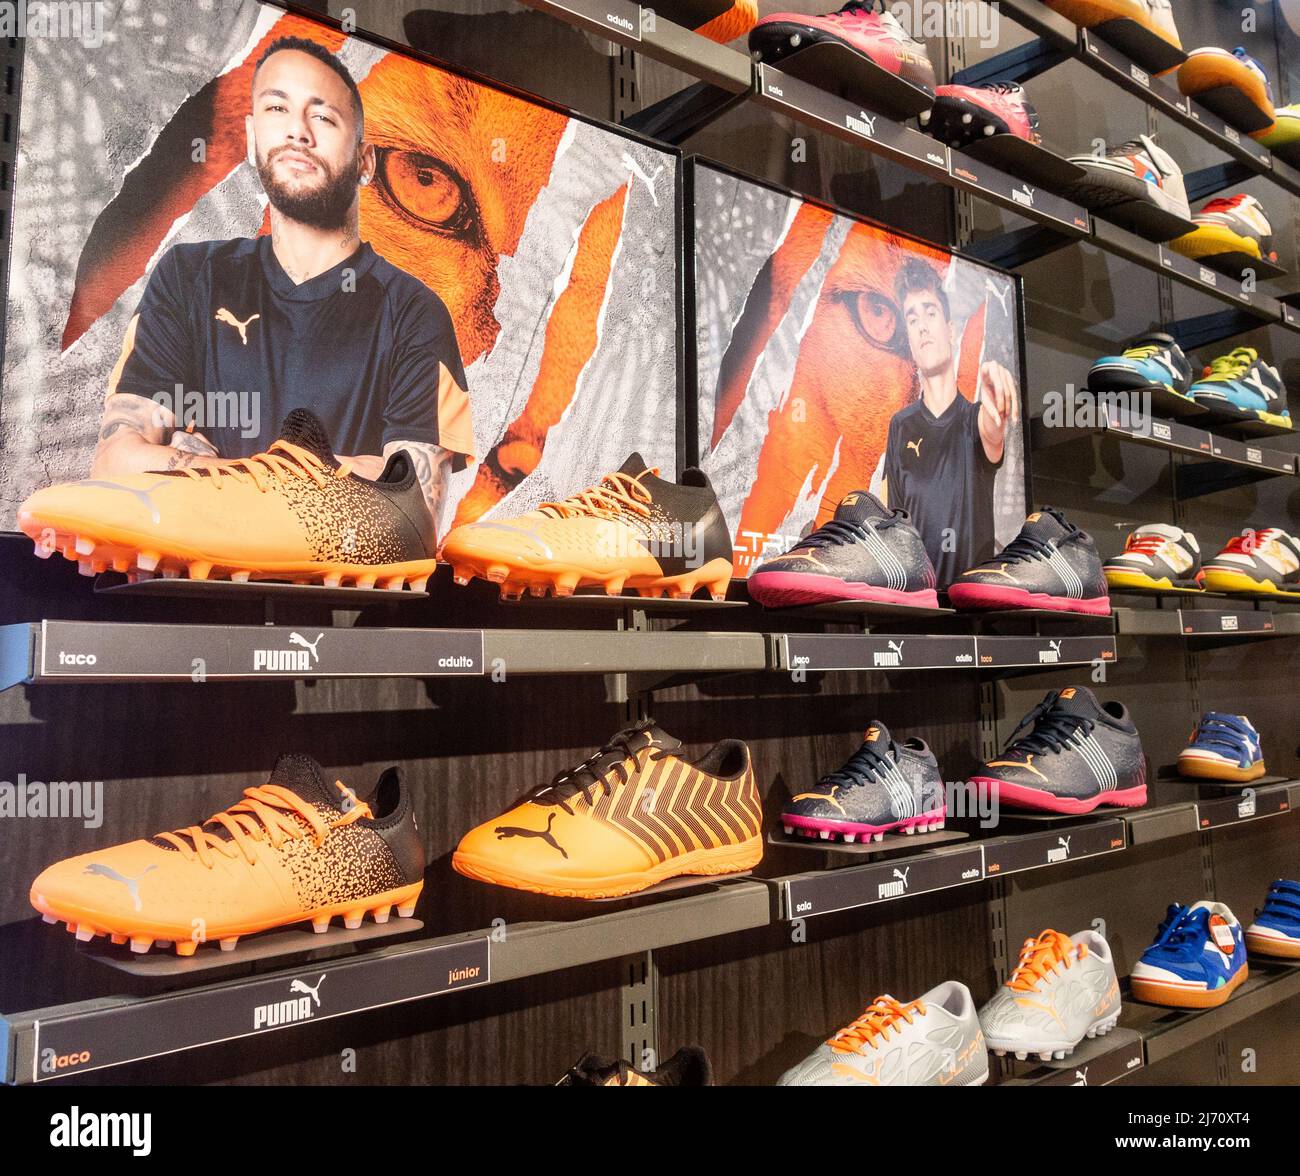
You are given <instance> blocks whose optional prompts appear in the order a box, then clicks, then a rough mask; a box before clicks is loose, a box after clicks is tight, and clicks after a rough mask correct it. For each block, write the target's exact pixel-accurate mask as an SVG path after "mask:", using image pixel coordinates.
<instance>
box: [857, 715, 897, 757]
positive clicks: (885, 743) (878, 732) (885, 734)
mask: <svg viewBox="0 0 1300 1176" xmlns="http://www.w3.org/2000/svg"><path fill="white" fill-rule="evenodd" d="M862 739H863V742H865V743H866V745H867V746H868V747H870V748H871V750H872V751H874V752H876V753H878V754H879V755H885V754H886V753H887V752H888V750H889V745H890V744H891V743H892V742H893V737H892V736H891V735H890V734H889V728H888V727H886V726H885V724H884V723H882V722H881V721H880V720H879V719H872V720H871V726H869V727H868V728H867V730H866V734H865V735H863V737H862Z"/></svg>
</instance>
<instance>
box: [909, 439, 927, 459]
mask: <svg viewBox="0 0 1300 1176" xmlns="http://www.w3.org/2000/svg"><path fill="white" fill-rule="evenodd" d="M924 440H925V438H924V437H918V438H917V439H916V440H915V441H909V442H908V443H907V447H908V449H911V450H913V451H914V452H915V453H916V456H917V457H918V458H919V457H920V456H921V442H922V441H924Z"/></svg>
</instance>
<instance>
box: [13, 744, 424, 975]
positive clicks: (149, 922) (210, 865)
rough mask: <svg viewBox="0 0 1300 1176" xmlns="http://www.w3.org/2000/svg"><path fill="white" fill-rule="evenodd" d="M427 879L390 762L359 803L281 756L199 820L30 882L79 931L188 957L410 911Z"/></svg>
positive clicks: (300, 760)
mask: <svg viewBox="0 0 1300 1176" xmlns="http://www.w3.org/2000/svg"><path fill="white" fill-rule="evenodd" d="M423 885H424V849H423V846H422V845H421V841H420V834H419V831H418V830H417V829H416V826H415V819H414V815H413V812H412V808H411V798H410V794H409V793H408V792H407V790H406V787H405V785H404V784H403V783H402V778H401V774H400V772H399V771H398V769H397V768H389V769H388V771H386V772H385V773H384V774H383V775H382V776H380V778H379V782H378V784H377V785H376V786H375V789H374V791H373V792H372V793H371V795H370V796H369V797H367V798H366V799H365V800H359V799H358V798H357V797H356V795H355V794H354V793H353V792H352V790H351V789H350V788H348V787H347V785H345V784H343V783H341V782H339V783H335V784H326V783H325V780H324V778H323V777H322V776H321V773H320V768H319V767H318V766H317V764H316V763H315V761H314V760H312V759H309V758H308V757H307V756H299V755H285V756H281V757H280V760H279V762H278V763H277V764H276V765H275V771H274V772H272V773H271V779H270V781H269V782H268V783H266V784H264V785H260V786H259V787H256V788H247V789H245V790H244V798H243V800H241V801H239V802H238V803H237V804H234V805H232V806H231V807H230V808H228V809H226V810H225V811H224V812H220V813H217V814H216V815H215V816H213V817H209V818H208V820H206V821H205V822H204V823H203V824H202V825H192V826H190V827H189V828H188V829H178V830H176V831H175V832H171V833H159V834H158V835H157V836H156V837H150V838H149V839H148V840H144V841H128V842H126V843H125V844H123V845H114V846H111V847H109V848H107V849H102V850H99V851H98V852H95V853H83V854H81V855H80V856H78V857H74V858H68V859H67V860H66V861H61V862H56V863H55V864H54V865H52V866H50V868H49V869H47V870H45V871H44V873H42V874H41V876H40V877H39V878H37V879H36V881H35V882H33V883H32V889H31V902H32V905H33V906H34V907H35V908H36V909H37V910H38V911H40V913H41V915H42V917H43V918H44V919H45V921H46V922H47V923H64V924H66V925H67V928H68V930H69V931H75V932H76V935H77V938H78V939H80V940H83V941H85V940H90V939H94V938H96V937H98V936H101V935H109V936H111V937H112V940H113V942H114V943H118V944H121V943H126V942H128V941H129V942H130V944H131V950H132V951H135V952H145V951H148V950H149V948H150V947H152V946H154V945H155V944H156V945H158V946H160V947H166V946H168V945H170V944H173V943H174V944H175V945H176V954H177V955H183V956H187V955H193V954H194V951H195V949H196V948H197V947H198V945H199V944H200V943H202V942H207V941H211V940H217V941H219V942H220V944H221V949H222V951H230V950H233V948H234V947H235V944H236V943H237V942H238V941H239V938H240V936H243V935H252V934H254V933H255V932H258V931H266V930H269V929H270V928H272V927H281V926H284V925H285V924H288V923H297V922H300V921H305V920H308V919H309V920H311V924H312V930H313V931H319V932H324V931H326V930H328V928H329V925H330V920H331V919H332V918H333V917H334V916H335V915H342V916H343V922H344V925H345V926H346V927H348V928H356V927H359V926H360V925H361V921H362V919H363V918H364V917H365V915H366V914H370V915H372V916H373V917H374V920H375V922H376V923H386V922H387V921H388V917H389V915H390V913H391V912H392V911H393V909H394V908H395V909H396V910H397V913H398V914H399V915H401V916H403V917H407V916H410V915H411V914H413V913H414V911H415V901H416V899H417V898H419V896H420V889H421V887H422V886H423Z"/></svg>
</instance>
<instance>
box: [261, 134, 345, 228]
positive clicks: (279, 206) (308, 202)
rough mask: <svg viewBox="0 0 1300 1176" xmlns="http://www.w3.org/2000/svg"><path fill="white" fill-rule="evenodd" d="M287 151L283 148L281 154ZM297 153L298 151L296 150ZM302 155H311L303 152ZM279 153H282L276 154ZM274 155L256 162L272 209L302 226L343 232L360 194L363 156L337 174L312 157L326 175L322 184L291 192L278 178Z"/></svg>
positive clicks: (318, 159)
mask: <svg viewBox="0 0 1300 1176" xmlns="http://www.w3.org/2000/svg"><path fill="white" fill-rule="evenodd" d="M283 150H286V148H280V151H283ZM294 150H299V149H298V148H294ZM300 153H301V154H303V155H307V154H308V153H307V152H305V151H302V152H300ZM275 154H276V155H278V154H279V151H277V152H276V153H275ZM274 158H275V156H274V155H272V156H271V157H269V158H267V159H261V158H259V159H258V161H257V176H258V179H260V180H261V181H262V189H263V191H265V192H266V196H267V199H268V200H270V202H271V207H272V208H274V209H275V210H276V212H278V213H280V215H281V216H285V217H288V218H289V220H291V221H297V222H298V223H299V224H304V225H310V226H311V227H312V228H314V229H342V228H345V227H346V225H347V223H348V212H349V211H350V210H351V208H352V201H353V199H354V198H355V197H356V194H357V181H358V180H359V179H360V178H361V157H360V153H358V154H357V155H356V156H354V157H353V158H352V159H351V160H350V161H349V162H348V163H347V164H346V166H345V167H344V168H343V170H342V171H340V172H339V173H338V174H337V175H335V174H333V173H332V172H331V171H330V169H329V165H328V164H326V163H325V161H324V160H322V159H320V158H319V157H317V156H315V155H310V156H309V158H311V159H312V160H313V162H315V164H316V166H317V167H319V168H320V169H321V171H323V172H324V173H325V178H324V180H323V182H322V183H320V184H319V185H318V186H317V187H315V188H313V189H303V190H297V189H291V188H289V187H288V186H287V185H285V184H283V183H281V182H280V181H279V180H277V179H276V176H275V171H274V169H273V167H272V164H273V162H274Z"/></svg>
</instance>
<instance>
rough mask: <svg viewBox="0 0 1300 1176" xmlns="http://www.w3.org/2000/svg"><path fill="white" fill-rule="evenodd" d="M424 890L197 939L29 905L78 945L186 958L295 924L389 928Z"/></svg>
mask: <svg viewBox="0 0 1300 1176" xmlns="http://www.w3.org/2000/svg"><path fill="white" fill-rule="evenodd" d="M423 888H424V883H423V882H418V883H416V884H415V885H413V886H403V887H401V888H400V889H397V890H390V891H386V892H384V893H383V894H374V895H370V896H369V897H367V898H362V899H356V900H353V901H351V902H340V903H333V904H331V905H329V906H324V907H320V908H318V909H317V910H314V911H307V912H304V913H301V914H295V915H293V916H292V917H290V918H286V919H283V920H280V921H277V922H272V923H257V924H252V923H250V924H236V925H234V926H226V927H220V928H210V929H208V930H207V931H206V932H205V934H204V936H203V938H202V939H201V940H200V939H195V938H194V937H193V936H194V931H193V928H191V927H184V928H178V927H176V926H163V925H149V924H145V923H138V924H136V925H134V926H128V925H127V921H126V920H121V919H104V917H103V916H102V915H101V914H97V913H95V912H93V911H87V910H80V911H79V910H74V909H73V908H72V907H70V906H65V905H56V904H53V903H51V902H49V901H48V900H47V899H46V898H45V896H44V895H41V894H38V893H37V892H35V891H33V892H32V894H31V901H32V905H33V906H34V907H35V908H36V909H37V910H38V911H40V913H41V918H42V920H43V921H44V922H46V923H62V924H63V925H64V927H65V928H66V929H67V930H68V931H69V932H71V933H72V934H74V935H76V937H77V939H78V940H79V941H80V942H82V943H89V942H90V941H91V940H93V939H99V938H102V937H105V936H107V937H108V939H109V940H110V941H111V942H112V943H114V944H118V945H122V944H128V945H129V946H130V948H131V950H132V951H133V952H136V953H138V954H143V953H144V952H147V951H149V950H150V948H159V949H164V950H165V949H168V948H171V947H174V948H175V949H176V954H177V955H178V956H190V955H193V954H194V953H195V951H196V950H197V949H198V946H199V943H200V942H203V943H212V942H214V941H215V942H217V943H219V944H220V945H221V950H222V951H234V950H235V947H236V945H237V944H238V943H239V940H240V939H241V938H242V937H243V936H245V935H256V934H257V933H258V932H261V931H273V930H275V929H277V928H279V927H289V926H292V925H293V924H295V923H305V922H310V923H311V929H312V930H313V931H314V932H316V933H317V934H321V935H323V934H324V933H325V932H327V931H328V930H329V928H330V923H331V921H332V920H333V919H334V918H336V917H338V918H341V919H342V920H343V925H344V927H346V928H347V929H348V930H351V931H354V930H356V929H357V928H358V927H360V926H361V924H362V922H363V921H364V920H365V916H366V915H370V916H371V918H373V919H374V921H375V922H376V923H387V922H388V920H389V918H390V917H391V916H392V914H393V913H394V912H396V913H397V915H398V916H399V917H400V918H403V919H409V918H410V917H411V916H412V915H414V914H415V904H416V902H417V900H418V899H419V897H420V891H421V890H422V889H423Z"/></svg>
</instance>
